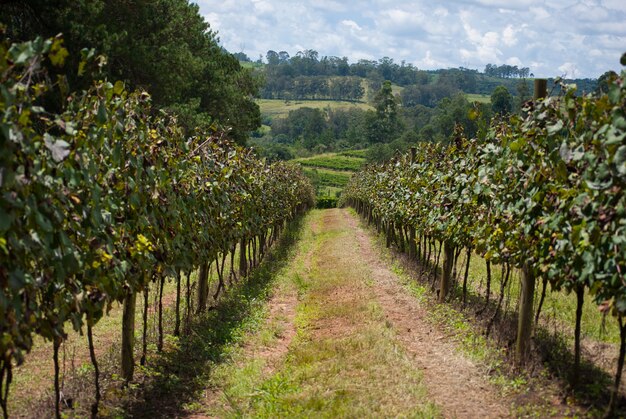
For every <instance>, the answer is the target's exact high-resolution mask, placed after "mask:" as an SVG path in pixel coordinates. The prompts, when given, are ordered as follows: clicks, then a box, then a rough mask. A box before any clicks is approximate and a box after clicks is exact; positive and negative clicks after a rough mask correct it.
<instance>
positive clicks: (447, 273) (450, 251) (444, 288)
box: [439, 240, 454, 303]
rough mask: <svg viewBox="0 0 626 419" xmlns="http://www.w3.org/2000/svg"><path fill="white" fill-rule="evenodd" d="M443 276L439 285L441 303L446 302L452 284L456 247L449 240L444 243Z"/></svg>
mask: <svg viewBox="0 0 626 419" xmlns="http://www.w3.org/2000/svg"><path fill="white" fill-rule="evenodd" d="M443 253H444V254H443V274H442V275H441V282H440V283H439V302H440V303H443V302H445V301H446V296H447V295H448V292H449V291H450V284H451V282H452V280H451V279H452V265H453V264H454V246H452V243H451V242H450V241H449V240H446V241H445V242H444V243H443Z"/></svg>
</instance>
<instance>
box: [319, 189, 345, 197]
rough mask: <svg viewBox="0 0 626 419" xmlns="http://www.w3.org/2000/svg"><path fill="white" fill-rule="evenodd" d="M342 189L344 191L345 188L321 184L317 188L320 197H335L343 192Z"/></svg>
mask: <svg viewBox="0 0 626 419" xmlns="http://www.w3.org/2000/svg"><path fill="white" fill-rule="evenodd" d="M341 191H343V188H336V187H334V186H321V187H320V188H319V189H318V190H317V196H318V198H322V197H331V198H335V197H337V196H338V195H340V194H341Z"/></svg>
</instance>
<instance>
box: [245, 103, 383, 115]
mask: <svg viewBox="0 0 626 419" xmlns="http://www.w3.org/2000/svg"><path fill="white" fill-rule="evenodd" d="M257 103H258V104H259V107H260V108H261V115H263V116H269V117H270V118H275V117H278V118H284V117H286V116H287V115H288V114H289V111H294V110H296V109H300V108H319V109H326V108H331V109H343V110H346V109H363V110H368V109H373V108H372V107H371V106H370V105H368V104H367V103H361V102H357V103H354V102H341V101H336V100H297V101H296V100H293V101H292V100H283V99H258V100H257Z"/></svg>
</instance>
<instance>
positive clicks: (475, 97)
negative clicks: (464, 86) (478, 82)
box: [465, 93, 491, 103]
mask: <svg viewBox="0 0 626 419" xmlns="http://www.w3.org/2000/svg"><path fill="white" fill-rule="evenodd" d="M465 97H466V98H467V100H468V101H470V102H479V103H491V96H489V95H479V94H475V93H466V94H465Z"/></svg>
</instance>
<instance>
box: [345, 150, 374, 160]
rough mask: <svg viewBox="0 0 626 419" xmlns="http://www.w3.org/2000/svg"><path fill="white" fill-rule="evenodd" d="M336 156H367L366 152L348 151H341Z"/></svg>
mask: <svg viewBox="0 0 626 419" xmlns="http://www.w3.org/2000/svg"><path fill="white" fill-rule="evenodd" d="M338 154H339V155H340V156H348V157H360V158H365V155H366V154H367V150H348V151H341V152H339V153H338Z"/></svg>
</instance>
